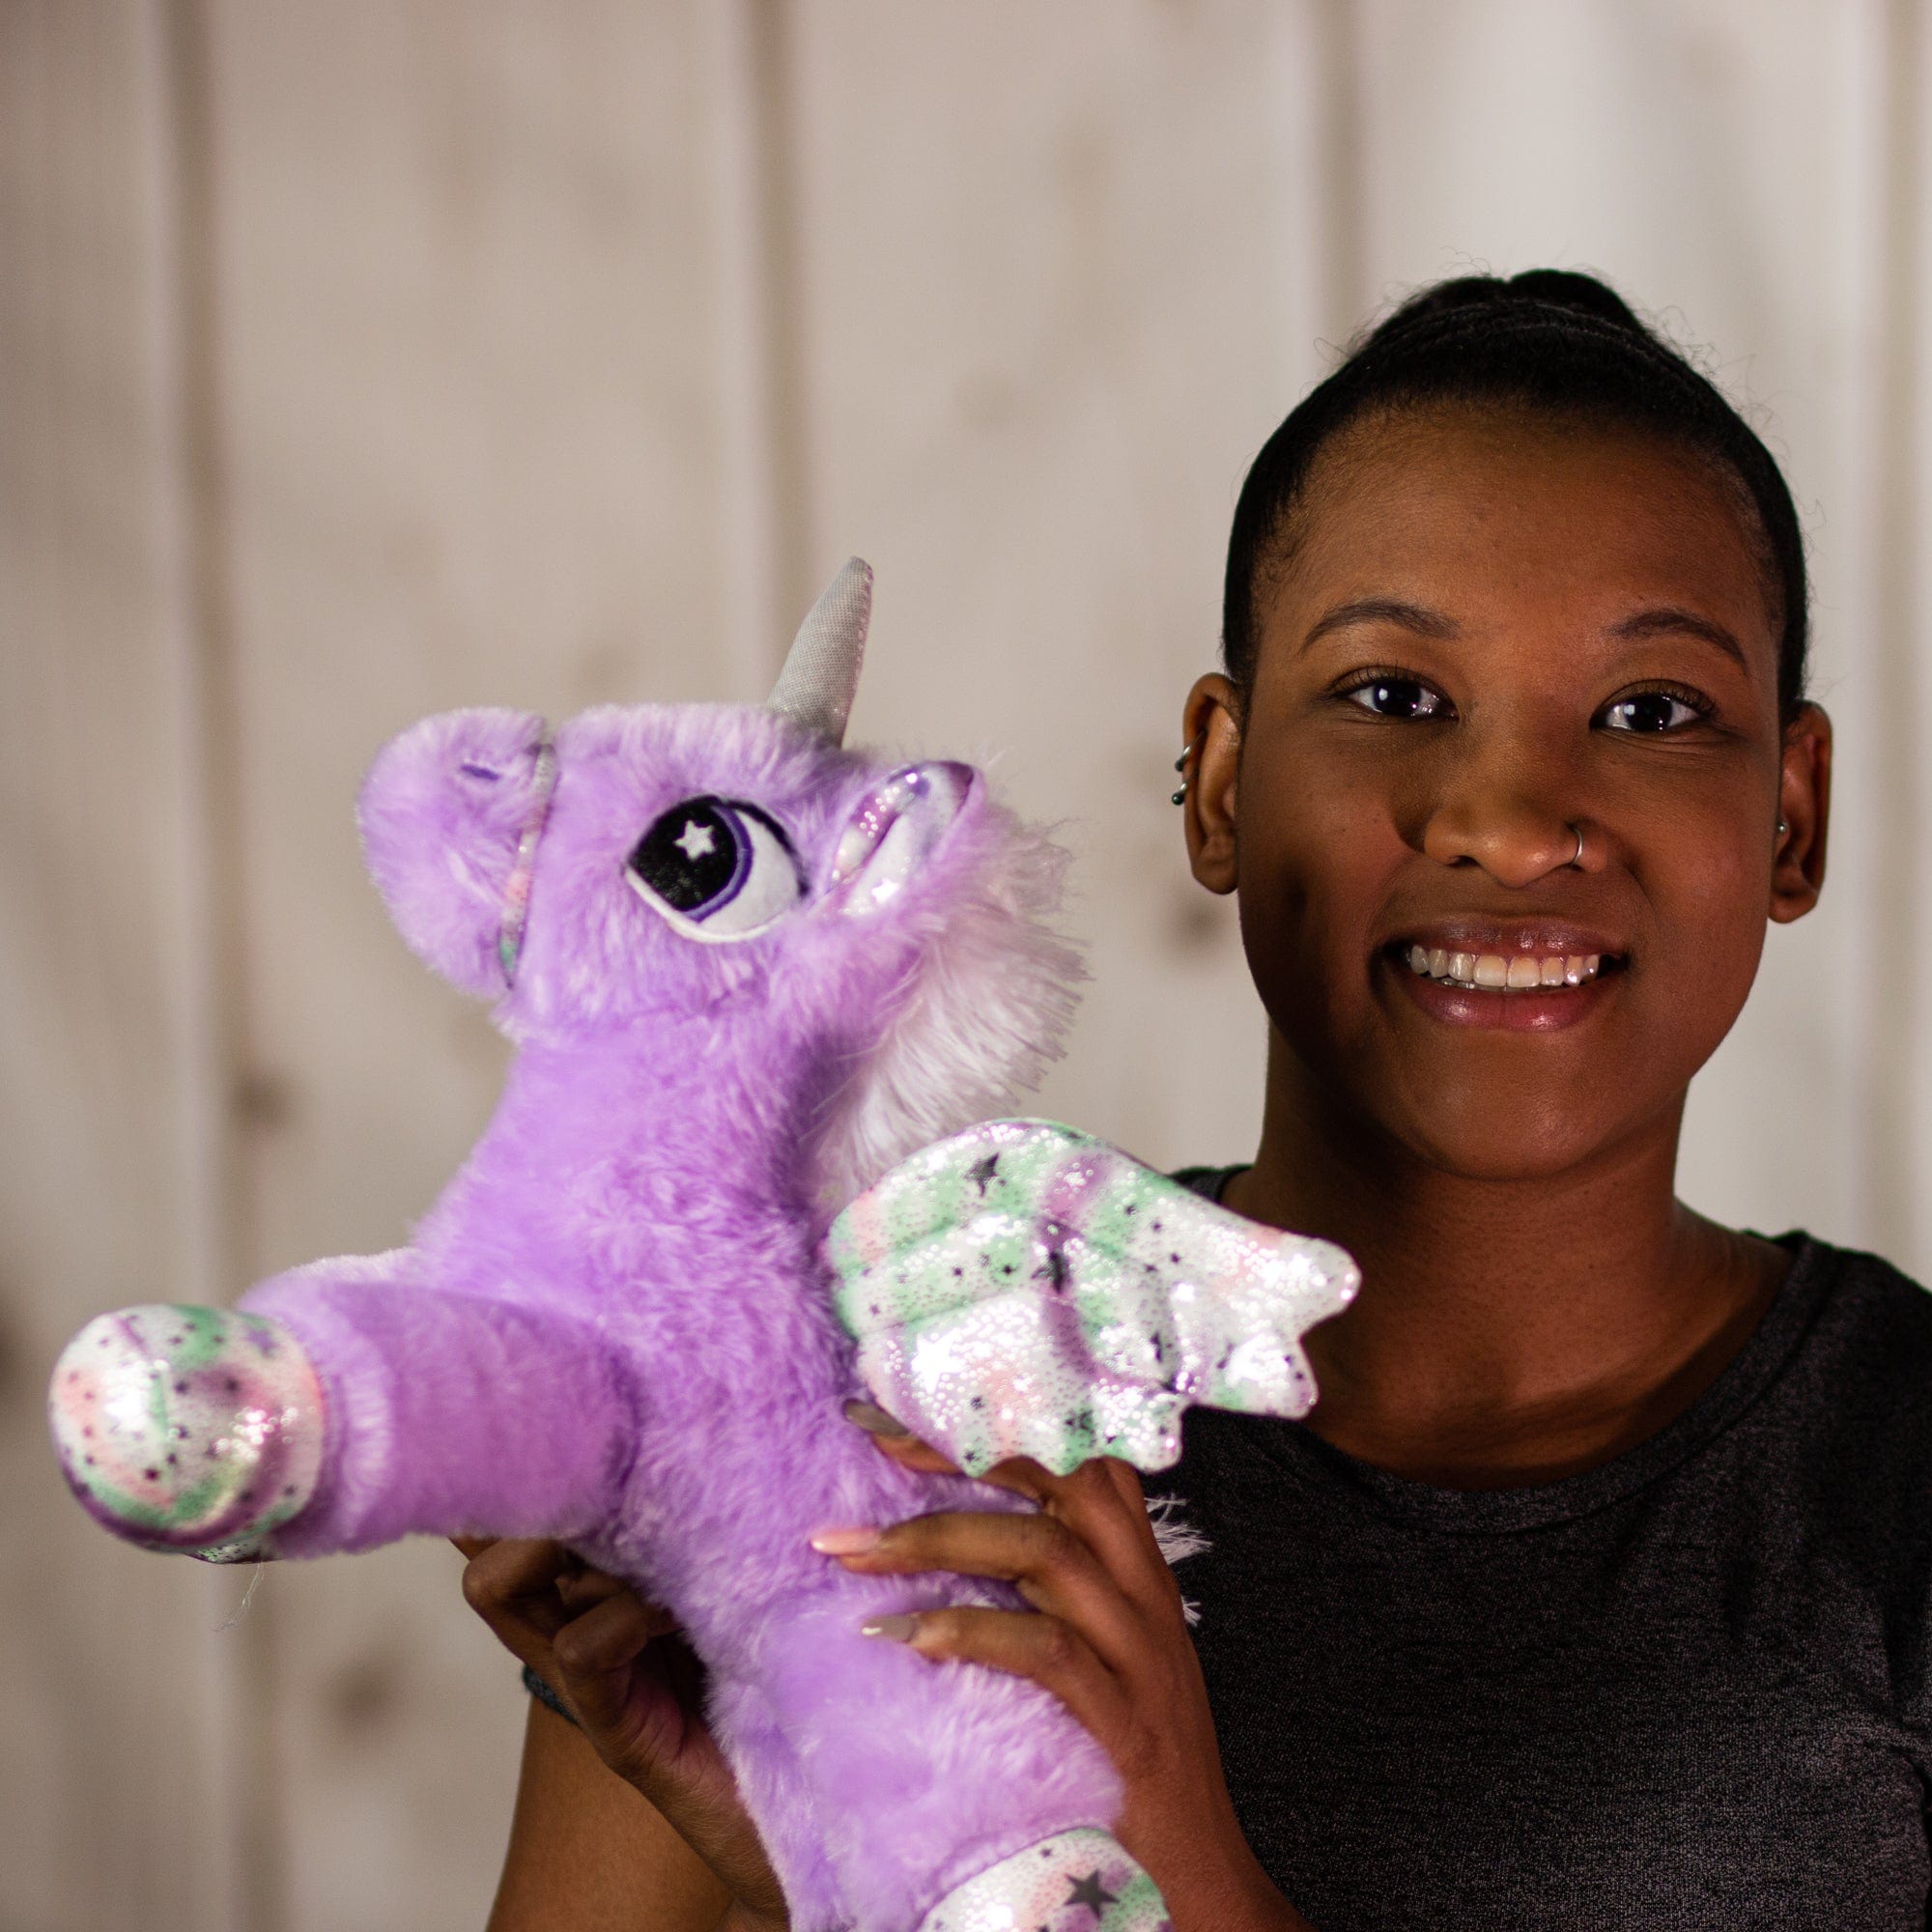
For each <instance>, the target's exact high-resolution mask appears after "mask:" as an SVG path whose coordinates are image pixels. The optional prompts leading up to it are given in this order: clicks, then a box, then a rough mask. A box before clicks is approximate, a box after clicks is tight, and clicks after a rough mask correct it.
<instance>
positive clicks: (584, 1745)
mask: <svg viewBox="0 0 1932 1932" xmlns="http://www.w3.org/2000/svg"><path fill="white" fill-rule="evenodd" d="M457 1548H460V1549H461V1550H462V1551H463V1553H464V1554H465V1555H466V1556H467V1557H469V1567H468V1568H467V1569H466V1570H465V1571H464V1573H463V1594H464V1596H465V1597H466V1598H467V1599H468V1601H469V1605H470V1607H471V1608H472V1609H474V1610H475V1611H476V1613H477V1614H478V1615H479V1616H481V1617H482V1619H483V1620H484V1622H485V1623H487V1624H488V1625H489V1626H490V1628H491V1630H492V1631H493V1632H494V1633H495V1634H496V1636H497V1640H498V1641H499V1642H500V1643H501V1644H502V1645H503V1647H504V1648H505V1649H506V1650H508V1651H509V1652H510V1654H511V1655H512V1656H513V1657H515V1658H517V1659H518V1660H519V1661H520V1662H523V1663H524V1664H526V1665H527V1666H528V1668H529V1669H531V1670H533V1671H534V1672H535V1673H536V1675H537V1676H538V1677H540V1678H541V1679H542V1680H543V1682H544V1683H545V1684H547V1685H548V1686H549V1687H550V1689H551V1690H553V1691H554V1693H555V1694H556V1695H557V1696H558V1697H559V1698H560V1699H561V1701H562V1702H563V1704H564V1705H565V1706H566V1707H567V1708H568V1710H569V1712H570V1719H564V1718H560V1717H558V1716H557V1715H556V1713H555V1712H554V1711H552V1710H549V1709H547V1708H546V1707H545V1706H543V1705H542V1704H540V1703H538V1702H537V1701H536V1700H535V1699H534V1698H532V1699H531V1700H530V1713H529V1718H528V1720H527V1727H526V1731H525V1740H524V1762H523V1773H522V1777H521V1781H520V1782H519V1785H518V1789H517V1804H516V1810H515V1813H514V1814H513V1816H512V1819H511V1825H510V1844H509V1850H508V1853H507V1855H506V1857H505V1859H504V1863H503V1877H502V1881H501V1884H500V1886H499V1888H498V1890H497V1904H496V1909H495V1911H494V1912H493V1913H492V1915H491V1918H490V1932H714V1928H717V1927H720V1926H721V1925H723V1926H727V1927H728V1928H730V1932H784V1926H785V1908H784V1895H783V1893H782V1892H781V1890H780V1889H779V1885H778V1881H777V1879H776V1878H774V1877H773V1875H772V1869H771V1866H770V1864H769V1863H768V1862H767V1861H766V1859H765V1853H764V1846H763V1845H762V1844H761V1843H760V1841H759V1838H758V1834H757V1832H756V1830H755V1828H754V1827H753V1824H752V1822H751V1819H750V1818H749V1817H748V1816H747V1815H746V1813H745V1808H744V1806H743V1805H742V1804H740V1803H739V1802H738V1790H737V1785H736V1783H735V1781H734V1780H733V1778H732V1776H731V1771H730V1767H729V1766H728V1765H727V1764H726V1763H725V1757H724V1754H723V1752H722V1751H720V1749H719V1747H718V1744H717V1741H716V1740H715V1739H714V1738H713V1737H712V1735H711V1733H710V1731H709V1730H708V1729H707V1728H706V1726H705V1723H704V1718H703V1701H704V1679H703V1671H702V1669H701V1667H700V1666H699V1664H698V1662H697V1660H696V1657H695V1656H694V1655H693V1654H692V1652H691V1650H690V1648H689V1646H688V1645H687V1644H686V1643H685V1642H684V1640H683V1637H682V1636H681V1634H679V1633H678V1631H677V1627H676V1625H675V1623H674V1622H673V1620H672V1619H671V1618H670V1617H669V1616H668V1615H667V1614H666V1613H665V1612H664V1611H663V1610H661V1609H659V1608H657V1607H656V1606H655V1605H650V1604H646V1603H644V1602H643V1601H642V1600H641V1599H640V1598H639V1596H638V1595H637V1593H636V1592H635V1591H634V1590H632V1589H631V1588H630V1587H629V1586H628V1585H627V1584H624V1583H621V1582H619V1581H618V1580H617V1579H616V1578H615V1577H606V1576H603V1575H602V1574H601V1573H599V1572H597V1571H594V1570H587V1569H586V1568H585V1567H584V1566H583V1565H582V1563H581V1562H580V1561H579V1560H578V1559H577V1558H576V1557H574V1556H572V1555H571V1553H570V1552H569V1551H568V1550H567V1549H565V1548H563V1547H562V1545H560V1544H557V1543H551V1542H545V1541H540V1540H531V1541H505V1542H500V1543H490V1542H485V1541H482V1540H479V1539H474V1538H459V1539H457ZM573 1720H574V1721H573Z"/></svg>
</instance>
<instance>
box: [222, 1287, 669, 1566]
mask: <svg viewBox="0 0 1932 1932" xmlns="http://www.w3.org/2000/svg"><path fill="white" fill-rule="evenodd" d="M419 1267H420V1262H419V1261H418V1258H417V1257H416V1255H415V1254H414V1253H413V1251H412V1250H409V1249H402V1250H399V1251H397V1252H396V1253H394V1254H389V1255H377V1256H373V1257H368V1258H364V1257H361V1256H351V1257H346V1258H344V1259H341V1260H337V1261H328V1262H315V1263H312V1264H310V1265H308V1266H307V1267H300V1268H295V1269H293V1270H291V1271H290V1272H289V1273H287V1274H284V1275H278V1276H276V1277H275V1278H274V1279H273V1280H272V1281H269V1282H265V1283H263V1284H262V1285H261V1286H260V1287H257V1288H254V1289H251V1290H250V1291H249V1292H248V1293H247V1294H245V1295H244V1296H243V1297H242V1299H241V1308H242V1310H243V1311H244V1312H246V1313H248V1314H252V1315H263V1316H267V1317H269V1318H270V1320H272V1321H278V1322H280V1323H282V1324H283V1325H285V1326H286V1327H287V1328H288V1329H289V1330H290V1331H291V1332H292V1333H293V1334H294V1335H295V1337H296V1339H297V1340H298V1342H299V1343H300V1345H301V1348H302V1350H303V1352H304V1354H306V1355H307V1357H308V1358H309V1360H310V1361H311V1362H313V1363H314V1364H315V1367H316V1371H317V1374H318V1377H319V1378H320V1380H321V1382H322V1387H323V1399H324V1408H325V1411H326V1413H327V1421H328V1442H327V1454H326V1457H325V1460H324V1464H323V1471H322V1478H321V1481H320V1482H319V1484H318V1485H317V1489H316V1493H315V1496H314V1499H313V1500H312V1501H311V1502H310V1503H309V1504H308V1505H307V1507H306V1508H304V1509H303V1510H302V1512H301V1513H300V1515H299V1516H298V1517H296V1518H294V1519H293V1520H291V1521H290V1522H289V1523H288V1524H287V1525H286V1526H285V1527H284V1528H282V1529H281V1530H280V1531H278V1532H277V1534H276V1539H275V1541H276V1547H277V1548H278V1549H279V1550H280V1552H281V1553H282V1554H284V1555H288V1556H320V1555H324V1554H326V1553H327V1552H328V1551H331V1550H337V1549H370V1548H375V1547H376V1546H378V1545H379V1544H384V1543H389V1542H392V1541H394V1539H395V1538H397V1537H399V1536H409V1535H415V1534H428V1535H437V1536H447V1535H452V1534H456V1533H460V1532H464V1531H468V1532H470V1533H472V1534H475V1535H480V1536H554V1537H558V1538H560V1539H562V1540H564V1541H566V1542H568V1541H576V1540H579V1539H581V1538H582V1537H583V1536H585V1535H587V1534H588V1533H589V1532H591V1531H593V1530H595V1529H597V1528H599V1527H601V1526H602V1525H603V1524H604V1523H605V1521H606V1520H608V1518H609V1517H610V1514H611V1510H612V1508H613V1507H614V1505H615V1501H616V1497H617V1493H618V1486H619V1484H620V1482H621V1480H622V1478H623V1476H624V1474H625V1472H626V1471H627V1469H628V1467H629V1464H630V1458H631V1454H632V1448H633V1445H634V1443H635V1442H636V1439H637V1422H638V1407H637V1402H636V1398H635V1394H634V1391H633V1387H632V1383H631V1378H630V1376H629V1375H628V1373H627V1371H626V1369H625V1367H624V1365H623V1364H622V1362H621V1361H619V1359H618V1358H617V1357H616V1356H615V1355H614V1354H613V1353H612V1351H611V1350H610V1349H609V1348H608V1347H607V1346H606V1344H605V1343H604V1341H603V1340H602V1338H601V1337H600V1336H599V1335H598V1334H597V1333H596V1331H595V1330H594V1329H592V1328H590V1327H589V1326H588V1325H587V1324H585V1323H583V1322H581V1321H576V1320H574V1319H573V1318H571V1317H569V1316H564V1315H557V1314H554V1313H551V1312H549V1311H547V1310H541V1309H535V1308H529V1307H526V1306H523V1305H521V1304H518V1303H514V1302H507V1301H497V1300H490V1299H486V1298H484V1297H482V1296H480V1295H469V1294H447V1293H440V1292H439V1291H436V1290H434V1289H429V1288H425V1287H424V1286H422V1285H421V1284H420V1282H419V1281H417V1280H415V1279H412V1276H414V1275H415V1273H416V1270H417V1269H418V1268H419Z"/></svg>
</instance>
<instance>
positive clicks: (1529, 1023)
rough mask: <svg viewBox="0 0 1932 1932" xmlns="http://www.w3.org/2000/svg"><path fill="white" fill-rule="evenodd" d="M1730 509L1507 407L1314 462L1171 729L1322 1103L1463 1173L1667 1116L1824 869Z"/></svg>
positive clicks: (1737, 518)
mask: <svg viewBox="0 0 1932 1932" xmlns="http://www.w3.org/2000/svg"><path fill="white" fill-rule="evenodd" d="M1746 518H1747V511H1746V510H1744V509H1741V507H1740V502H1739V498H1738V496H1737V494H1736V492H1735V489H1734V486H1732V484H1731V483H1730V482H1729V480H1728V479H1727V478H1726V477H1725V476H1724V475H1723V474H1722V472H1720V471H1718V470H1716V469H1713V468H1712V466H1711V465H1709V464H1708V463H1706V462H1705V461H1704V460H1702V459H1700V458H1699V457H1697V456H1695V455H1693V454H1690V453H1689V452H1686V451H1683V450H1680V449H1678V448H1676V447H1674V446H1673V445H1671V444H1670V443H1668V442H1664V441H1660V440H1653V439H1651V438H1648V437H1644V436H1641V435H1637V434H1634V433H1624V432H1620V431H1616V430H1606V429H1603V428H1599V427H1592V426H1587V425H1584V424H1581V423H1578V422H1573V421H1568V420H1564V419H1559V418H1552V417H1550V416H1548V415H1536V414H1531V413H1528V412H1515V411H1506V410H1498V409H1493V408H1491V409H1482V408H1472V407H1467V406H1457V407H1441V408H1431V409H1428V410H1416V411H1411V412H1405V413H1402V414H1399V415H1383V416H1380V417H1377V418H1373V419H1370V420H1367V421H1364V422H1362V423H1360V424H1357V425H1356V426H1354V427H1353V428H1351V429H1350V430H1349V431H1347V432H1345V433H1344V434H1343V435H1342V436H1341V437H1339V438H1338V439H1336V440H1334V441H1332V442H1331V443H1330V444H1329V445H1327V446H1326V447H1325V448H1324V449H1323V450H1322V451H1321V454H1320V455H1319V456H1318V457H1317V459H1316V463H1315V466H1314V469H1313V470H1312V472H1311V474H1310V477H1309V480H1308V487H1307V489H1306V491H1305V492H1304V495H1303V497H1302V502H1301V506H1300V509H1299V511H1298V512H1297V518H1296V526H1295V530H1294V533H1293V544H1292V548H1291V550H1290V553H1289V555H1288V557H1287V559H1286V563H1285V567H1283V568H1280V569H1278V570H1277V571H1275V572H1273V573H1271V574H1270V575H1269V576H1268V577H1266V578H1264V582H1263V584H1262V587H1261V593H1260V595H1259V598H1258V617H1259V633H1260V639H1259V650H1258V654H1257V660H1256V668H1255V675H1254V680H1253V686H1252V689H1251V690H1250V691H1249V692H1248V693H1247V694H1246V695H1245V698H1244V699H1243V697H1242V695H1240V694H1237V693H1236V692H1235V691H1234V689H1233V688H1232V687H1231V686H1229V685H1228V683H1227V681H1226V680H1225V679H1222V678H1219V677H1208V678H1204V679H1202V680H1201V682H1200V683H1199V684H1198V685H1197V686H1196V687H1195V690H1194V692H1193V694H1192V695H1191V696H1190V698H1189V703H1188V711H1187V718H1186V723H1185V727H1184V728H1185V732H1186V735H1187V737H1188V739H1189V741H1190V742H1192V741H1193V740H1194V739H1195V737H1196V736H1197V735H1200V736H1201V739H1202V743H1201V748H1200V751H1199V753H1198V761H1197V764H1196V766H1195V768H1194V771H1193V774H1192V782H1191V783H1190V785H1189V794H1190V795H1189V801H1188V805H1189V810H1188V842H1189V850H1190V857H1191V860H1192V863H1193V866H1194V870H1195V875H1196V876H1197V877H1198V878H1199V879H1201V881H1202V882H1203V883H1204V884H1206V885H1208V887H1210V888H1211V889H1213V890H1215V891H1217V892H1230V891H1233V892H1236V893H1237V894H1238V895H1239V903H1240V921H1241V932H1242V937H1243V941H1244V944H1245V946H1246V949H1247V954H1248V960H1249V964H1250V968H1251V970H1252V972H1253V974H1254V978H1255V983H1256V985H1257V986H1258V988H1259V989H1260V992H1261V995H1262V999H1263V1002H1264V1005H1265V1007H1266V1009H1267V1011H1268V1014H1269V1017H1270V1019H1271V1020H1272V1022H1273V1024H1274V1027H1275V1029H1276V1032H1277V1033H1278V1034H1279V1036H1280V1037H1281V1038H1282V1039H1283V1040H1284V1041H1285V1042H1286V1043H1287V1045H1288V1046H1289V1047H1290V1048H1292V1049H1293V1054H1294V1056H1295V1059H1296V1061H1298V1063H1299V1065H1300V1070H1301V1075H1302V1078H1303V1081H1304V1083H1307V1085H1308V1087H1309V1089H1310V1090H1311V1091H1312V1093H1313V1094H1319V1095H1320V1096H1321V1104H1322V1105H1323V1106H1324V1107H1325V1108H1327V1109H1334V1108H1339V1109H1341V1110H1342V1113H1343V1115H1344V1116H1345V1117H1346V1118H1349V1119H1350V1120H1352V1121H1354V1122H1359V1123H1361V1124H1365V1125H1368V1126H1370V1127H1372V1128H1374V1129H1378V1130H1379V1131H1380V1132H1382V1133H1383V1134H1386V1135H1388V1136H1391V1137H1393V1139H1394V1140H1395V1141H1397V1142H1398V1143H1400V1144H1402V1145H1403V1146H1405V1147H1406V1148H1408V1149H1410V1150H1411V1151H1413V1152H1414V1153H1415V1154H1417V1155H1419V1156H1420V1157H1422V1158H1423V1159H1424V1160H1426V1161H1427V1162H1428V1163H1430V1164H1431V1165H1433V1166H1435V1167H1438V1168H1441V1169H1444V1170H1447V1171H1451V1172H1455V1173H1459V1174H1463V1175H1466V1176H1469V1177H1472V1178H1477V1177H1480V1178H1492V1179H1500V1178H1504V1177H1521V1178H1527V1177H1529V1176H1532V1175H1538V1174H1549V1173H1554V1172H1558V1171H1561V1170H1563V1169H1565V1168H1568V1167H1571V1166H1573V1165H1575V1164H1576V1163H1577V1162H1578V1161H1580V1160H1582V1159H1584V1158H1586V1157H1587V1156H1589V1155H1590V1154H1592V1153H1593V1152H1596V1151H1601V1150H1605V1149H1609V1148H1611V1147H1614V1146H1615V1145H1617V1144H1618V1143H1620V1142H1622V1141H1624V1140H1625V1139H1626V1138H1627V1137H1628V1136H1631V1135H1633V1134H1637V1133H1641V1132H1643V1131H1644V1130H1645V1129H1646V1128H1647V1127H1648V1128H1650V1129H1652V1130H1666V1131H1674V1123H1675V1119H1676V1113H1677V1109H1678V1108H1679V1106H1680V1105H1681V1101H1682V1097H1683V1094H1684V1090H1685V1087H1686V1086H1687V1084H1688V1083H1689V1081H1690V1076H1691V1074H1692V1073H1693V1072H1695V1070H1696V1069H1697V1068H1698V1067H1699V1066H1700V1065H1702V1064H1703V1063H1704V1061H1705V1060H1706V1059H1708V1058H1709V1056H1710V1055H1711V1053H1712V1052H1713V1050H1714V1049H1715V1048H1716V1047H1717V1045H1718V1042H1719V1040H1720V1039H1722V1037H1724V1034H1725V1033H1726V1031H1727V1030H1728V1029H1729V1027H1730V1025H1731V1022H1732V1021H1733V1020H1734V1019H1735V1018H1736V1016H1737V1013H1738V1010H1739V1009H1740V1008H1741V1007H1742V1006H1743V1004H1744V1000H1745V995H1746V993H1747V991H1748V990H1749V987H1750V983H1751V980H1752V977H1753V975H1754V974H1755V972H1756V970H1757V963H1758V955H1759V951H1760V949H1761V947H1762V945H1763V942H1764V933H1765V922H1766V920H1767V918H1770V919H1776V920H1790V919H1796V918H1798V917H1799V916H1800V915H1802V914H1803V913H1804V912H1805V911H1807V910H1809V908H1810V906H1811V904H1812V903H1813V901H1814V899H1815V898H1816V895H1817V890H1818V885H1819V882H1820V879H1821V877H1822V873H1823V854H1824V830H1825V806H1826V792H1827V781H1828V775H1829V757H1830V735H1829V725H1828V724H1827V722H1826V720H1825V718H1824V716H1823V714H1822V713H1821V712H1818V711H1817V710H1816V709H1815V708H1814V707H1806V708H1805V710H1804V713H1803V715H1802V716H1801V717H1800V718H1799V719H1798V720H1797V721H1796V722H1795V724H1794V725H1793V727H1792V728H1791V729H1790V730H1789V731H1782V730H1780V726H1779V719H1778V705H1777V633H1776V627H1775V625H1776V619H1775V615H1774V613H1773V612H1772V611H1770V610H1768V609H1767V594H1766V589H1765V582H1764V578H1763V574H1762V572H1761V569H1760V567H1759V564H1758V561H1757V557H1756V554H1755V553H1754V550H1753V547H1752V541H1751V534H1750V526H1749V524H1748V523H1747V521H1746ZM1780 815H1782V816H1783V817H1784V819H1785V820H1786V821H1787V823H1788V828H1789V829H1788V830H1787V831H1786V832H1785V833H1783V834H1782V835H1780V834H1779V833H1778V831H1777V823H1778V819H1779V817H1780ZM1579 830H1580V832H1581V835H1582V853H1581V857H1580V859H1577V858H1576V856H1575V855H1576V854H1577V833H1578V831H1579ZM1591 962H1595V964H1594V967H1593V965H1592V963H1591ZM1497 980H1501V981H1503V983H1502V984H1501V985H1496V984H1494V983H1493V982H1495V981H1497ZM1526 980H1534V981H1535V983H1534V985H1533V986H1531V985H1526V984H1524V983H1523V982H1524V981H1526ZM1471 981H1473V982H1476V983H1474V984H1470V983H1466V982H1471Z"/></svg>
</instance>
